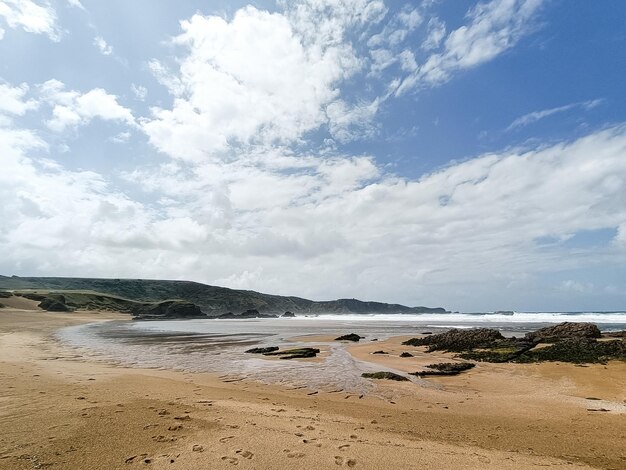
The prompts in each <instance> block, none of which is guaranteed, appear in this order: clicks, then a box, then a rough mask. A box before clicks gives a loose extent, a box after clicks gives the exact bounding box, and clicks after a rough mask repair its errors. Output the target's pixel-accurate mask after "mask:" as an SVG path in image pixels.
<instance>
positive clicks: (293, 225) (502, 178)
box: [0, 97, 626, 305]
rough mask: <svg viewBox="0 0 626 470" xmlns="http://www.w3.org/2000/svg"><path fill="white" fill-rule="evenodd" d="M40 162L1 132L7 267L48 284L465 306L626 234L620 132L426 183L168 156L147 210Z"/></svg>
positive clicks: (327, 162) (257, 158)
mask: <svg viewBox="0 0 626 470" xmlns="http://www.w3.org/2000/svg"><path fill="white" fill-rule="evenodd" d="M60 99H61V101H64V100H65V98H63V97H61V98H60ZM67 99H70V98H67ZM44 150H45V144H44V143H43V142H41V140H39V139H38V137H37V136H36V135H34V134H32V133H29V132H26V131H17V130H7V129H2V130H1V131H0V152H1V153H0V154H2V155H3V165H5V166H3V169H6V171H3V172H1V173H0V198H1V199H2V200H3V201H4V203H3V204H2V205H1V206H0V219H1V220H10V221H11V223H10V224H2V227H1V228H0V250H1V251H2V253H4V254H5V255H4V256H3V259H2V260H0V268H2V270H3V271H11V270H12V269H14V266H16V265H17V263H23V265H24V266H27V267H28V269H29V270H31V271H32V272H38V273H41V274H45V273H49V274H52V273H54V274H64V273H66V274H69V273H72V274H75V275H80V274H85V275H87V274H89V275H95V274H97V275H102V276H124V275H126V276H135V277H136V276H137V272H140V273H141V274H142V276H145V277H170V278H171V277H184V278H192V279H198V280H204V281H207V282H216V280H221V281H224V282H225V280H228V279H232V282H233V285H245V286H247V287H250V288H254V289H258V290H265V291H269V292H276V293H283V294H294V293H297V294H300V295H308V296H313V297H322V296H323V297H326V298H329V297H340V296H346V295H349V296H358V297H366V298H376V299H382V300H385V299H386V300H396V301H402V302H406V303H418V302H419V303H444V304H446V305H452V304H457V305H458V304H459V303H464V302H466V301H467V297H466V294H464V292H467V291H471V292H473V294H471V295H474V296H475V293H476V289H486V291H485V294H487V295H489V296H490V298H492V299H503V298H504V297H505V296H506V295H509V294H510V292H508V291H506V286H508V285H511V280H512V279H522V278H524V279H526V278H525V277H524V276H530V277H532V276H533V275H534V274H537V273H541V272H550V271H554V270H563V269H574V268H579V267H581V266H589V265H593V264H594V263H598V262H599V260H601V262H602V263H604V264H605V265H607V266H608V265H610V264H611V263H618V262H619V259H620V258H619V257H616V256H615V255H614V254H612V253H611V251H610V250H611V249H612V248H611V247H610V246H609V247H607V248H606V250H607V251H606V255H603V254H602V253H601V252H597V251H594V252H589V253H586V254H585V253H580V252H567V251H563V250H567V249H566V248H563V247H562V246H560V245H556V246H553V247H545V246H538V244H537V242H536V240H537V239H540V238H542V237H553V238H561V237H567V236H570V235H571V234H573V233H576V232H577V231H581V230H595V229H601V228H616V227H618V226H622V227H623V226H625V225H626V208H624V205H623V201H624V200H626V184H625V183H626V161H625V160H624V158H623V155H624V154H626V127H625V126H620V127H616V128H612V129H608V130H605V131H601V132H596V133H593V134H590V135H588V136H586V137H584V138H581V139H578V140H576V141H574V142H571V143H561V144H557V145H553V146H550V147H545V146H542V147H540V148H539V149H537V150H529V151H523V152H521V151H520V152H514V151H510V152H505V153H501V154H489V155H483V156H480V157H478V158H475V159H472V160H469V161H466V162H463V163H459V164H453V165H451V166H449V167H447V168H444V169H442V170H440V171H438V172H435V173H433V174H430V175H425V176H423V177H422V178H420V179H419V180H411V179H406V178H400V177H396V176H393V175H389V174H386V173H385V172H384V171H382V169H381V168H379V167H377V165H376V164H375V162H374V160H373V159H372V158H369V157H366V156H363V157H347V156H343V157H339V156H335V157H324V158H323V157H320V156H315V155H298V154H294V153H292V152H289V151H288V150H287V149H282V150H281V149H277V148H275V149H273V150H267V149H263V148H261V149H259V153H256V154H255V153H249V154H247V155H242V156H241V157H240V158H238V159H235V160H230V161H204V162H202V163H199V164H193V165H189V164H187V163H185V162H182V161H180V160H172V162H170V163H168V164H166V165H164V166H163V167H158V168H153V169H149V168H144V169H141V170H139V169H138V170H136V171H135V172H132V173H130V174H127V175H126V178H127V179H128V180H129V181H131V182H132V183H134V185H135V187H137V186H138V187H140V188H144V189H145V190H148V191H151V192H153V193H154V197H153V198H152V203H151V204H150V206H146V205H144V204H142V203H140V202H138V201H135V200H133V199H132V198H131V197H130V196H128V195H125V194H123V193H121V192H119V191H117V190H115V189H114V187H113V186H112V185H111V183H110V182H108V181H106V180H105V179H104V178H103V177H102V176H100V175H97V174H95V173H92V172H74V171H69V170H66V169H64V168H62V167H60V166H59V165H57V164H54V163H51V162H46V161H42V160H37V159H35V158H34V157H32V156H27V155H28V154H29V153H32V152H35V151H37V152H41V151H44ZM619 233H621V231H620V232H619ZM614 245H615V247H614V249H616V250H617V249H621V248H619V246H618V244H617V243H615V244H614ZM44 255H45V256H44ZM259 268H262V271H263V273H271V275H263V276H257V275H256V274H255V273H256V272H258V269H259ZM25 269H26V268H25ZM246 271H247V274H246ZM233 273H238V274H236V276H235V277H233V276H234V274H233ZM477 280H480V284H479V285H478V284H477ZM451 285H452V286H455V287H454V291H453V292H451V291H450V287H449V286H451Z"/></svg>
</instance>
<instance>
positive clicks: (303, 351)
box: [263, 348, 320, 359]
mask: <svg viewBox="0 0 626 470" xmlns="http://www.w3.org/2000/svg"><path fill="white" fill-rule="evenodd" d="M319 352H320V350H319V349H316V348H297V349H284V350H282V351H272V352H268V353H263V355H264V356H280V358H281V359H302V358H309V357H315V356H317V354H318V353H319Z"/></svg>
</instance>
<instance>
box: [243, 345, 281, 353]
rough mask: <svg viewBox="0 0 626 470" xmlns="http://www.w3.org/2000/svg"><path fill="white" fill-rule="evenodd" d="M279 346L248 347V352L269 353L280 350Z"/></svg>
mask: <svg viewBox="0 0 626 470" xmlns="http://www.w3.org/2000/svg"><path fill="white" fill-rule="evenodd" d="M278 349H279V348H278V346H268V347H267V348H252V349H248V350H247V351H246V352H247V353H249V354H267V353H271V352H274V351H278Z"/></svg>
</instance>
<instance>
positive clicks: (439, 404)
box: [0, 304, 626, 470]
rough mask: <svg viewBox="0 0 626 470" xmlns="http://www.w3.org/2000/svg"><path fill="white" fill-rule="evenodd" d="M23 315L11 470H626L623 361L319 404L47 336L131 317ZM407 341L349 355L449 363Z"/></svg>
mask: <svg viewBox="0 0 626 470" xmlns="http://www.w3.org/2000/svg"><path fill="white" fill-rule="evenodd" d="M12 307H15V308H5V309H0V429H2V432H1V433H0V468H1V469H32V468H45V467H46V466H50V467H51V468H60V469H117V468H129V469H130V468H183V469H197V468H211V469H213V468H233V467H237V468H250V469H273V468H276V469H291V468H294V469H296V468H297V469H316V470H317V469H320V468H321V469H325V468H329V469H330V468H338V467H339V468H341V467H348V468H363V469H377V468H389V469H412V468H415V469H417V468H433V469H434V468H446V469H461V468H476V469H479V468H481V469H483V468H493V469H519V468H539V467H544V466H547V465H550V466H556V467H567V468H607V469H608V468H615V469H620V468H626V449H625V446H624V442H625V440H626V414H624V411H625V410H624V405H625V403H624V400H626V364H624V363H611V364H609V365H607V366H603V365H594V366H590V367H576V366H573V365H569V364H540V365H509V364H505V365H489V364H478V365H477V367H476V368H475V369H473V370H471V371H469V372H467V373H465V374H462V375H460V376H457V377H433V378H429V379H428V383H429V384H430V385H431V386H429V387H421V386H419V385H416V384H414V383H399V384H397V383H387V382H385V383H379V382H376V386H377V387H378V389H379V390H380V391H382V392H383V393H382V394H381V396H384V397H386V398H379V397H376V396H373V395H372V396H363V397H359V396H358V395H350V394H346V393H343V392H341V391H336V392H334V393H321V392H318V393H316V394H312V395H310V393H313V392H311V391H310V390H308V389H295V390H288V389H285V388H282V387H279V386H268V385H262V384H258V383H252V382H247V381H245V380H241V381H234V382H233V381H224V380H225V379H220V378H219V377H218V376H215V375H210V374H199V373H196V374H192V373H183V372H172V371H166V370H154V369H132V368H125V367H119V366H114V365H109V364H106V363H101V362H95V361H93V360H90V359H86V358H84V357H82V356H80V355H79V354H77V352H76V351H75V350H73V349H69V348H66V347H64V346H62V345H60V344H59V343H57V342H56V341H54V340H53V339H52V338H51V335H52V334H53V333H54V331H56V330H57V329H58V328H61V327H64V326H68V325H74V324H78V323H82V322H92V321H101V320H107V319H120V318H128V317H127V316H122V315H117V314H110V313H100V314H97V313H71V314H57V313H47V312H41V311H34V310H28V309H32V308H34V306H33V305H32V304H24V305H22V304H20V305H12ZM314 339H315V340H317V341H320V339H318V338H314ZM400 340H401V338H392V339H390V340H388V341H380V342H368V343H365V344H355V345H353V346H350V348H349V350H350V352H351V353H352V354H353V355H354V356H355V357H357V358H358V359H360V360H364V361H368V362H376V363H377V364H380V366H381V369H386V368H393V369H397V370H400V371H413V370H416V369H419V366H420V365H424V364H427V363H432V362H440V359H441V360H443V359H446V360H448V359H449V357H446V356H445V355H439V356H434V355H432V354H429V355H428V356H427V357H423V356H425V354H424V353H420V351H419V348H407V347H404V346H401V345H400V342H401V341H400ZM375 350H384V351H388V352H389V353H390V354H388V355H373V354H371V353H372V352H374V351H375ZM404 350H409V351H411V352H412V353H416V354H417V355H418V357H414V358H400V357H398V356H399V353H400V352H402V351H404ZM587 398H598V399H599V400H588V399H587ZM588 409H607V410H609V411H588Z"/></svg>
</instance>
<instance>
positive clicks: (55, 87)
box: [39, 80, 135, 132]
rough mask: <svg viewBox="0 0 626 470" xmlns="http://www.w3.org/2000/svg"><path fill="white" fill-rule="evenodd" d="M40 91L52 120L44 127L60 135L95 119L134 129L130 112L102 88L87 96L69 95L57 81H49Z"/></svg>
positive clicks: (74, 93) (77, 93) (70, 93)
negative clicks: (50, 111) (119, 123)
mask: <svg viewBox="0 0 626 470" xmlns="http://www.w3.org/2000/svg"><path fill="white" fill-rule="evenodd" d="M39 88H40V92H41V95H42V97H43V100H44V101H45V102H47V103H49V104H50V105H51V106H52V117H51V118H50V119H49V120H47V121H46V125H47V126H48V127H49V128H50V129H51V130H53V131H56V132H63V131H64V130H65V129H67V128H73V127H77V126H81V125H86V124H88V123H89V122H91V121H92V120H93V119H95V118H99V119H102V120H105V121H118V122H122V123H125V124H127V125H129V126H134V125H135V120H134V118H133V115H132V113H131V111H130V110H129V109H128V108H125V107H124V106H122V105H120V104H119V103H118V102H117V97H116V96H115V95H111V94H109V93H107V92H106V91H105V90H103V89H101V88H94V89H93V90H90V91H88V92H86V93H80V92H78V91H74V90H69V91H68V90H66V89H65V85H64V84H63V83H62V82H60V81H58V80H48V81H47V82H45V83H43V84H42V85H40V87H39Z"/></svg>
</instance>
